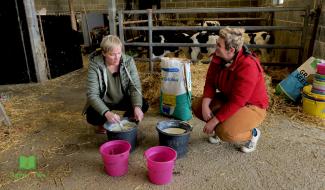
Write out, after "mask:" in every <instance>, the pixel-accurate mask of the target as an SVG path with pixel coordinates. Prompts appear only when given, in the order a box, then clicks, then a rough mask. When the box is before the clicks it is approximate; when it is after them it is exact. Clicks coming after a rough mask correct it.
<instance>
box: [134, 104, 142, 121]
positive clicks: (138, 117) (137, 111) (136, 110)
mask: <svg viewBox="0 0 325 190" xmlns="http://www.w3.org/2000/svg"><path fill="white" fill-rule="evenodd" d="M134 119H135V120H136V121H142V119H143V112H142V110H141V108H140V107H138V106H136V107H134Z"/></svg>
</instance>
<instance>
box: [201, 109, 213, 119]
mask: <svg viewBox="0 0 325 190" xmlns="http://www.w3.org/2000/svg"><path fill="white" fill-rule="evenodd" d="M202 117H203V119H204V121H209V120H210V119H211V118H212V117H213V113H212V111H211V109H210V107H209V106H202Z"/></svg>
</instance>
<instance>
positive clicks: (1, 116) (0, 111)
mask: <svg viewBox="0 0 325 190" xmlns="http://www.w3.org/2000/svg"><path fill="white" fill-rule="evenodd" d="M2 121H4V123H5V124H6V125H8V126H10V125H11V122H10V119H9V117H8V116H7V114H6V111H5V108H4V107H3V106H2V104H1V102H0V123H1V122H2Z"/></svg>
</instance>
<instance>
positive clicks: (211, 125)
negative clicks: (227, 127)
mask: <svg viewBox="0 0 325 190" xmlns="http://www.w3.org/2000/svg"><path fill="white" fill-rule="evenodd" d="M218 124H219V120H218V119H217V118H216V117H213V118H212V119H210V120H209V121H208V122H207V123H206V124H205V126H204V128H203V132H204V133H206V134H212V133H213V131H214V129H215V128H216V126H217V125H218Z"/></svg>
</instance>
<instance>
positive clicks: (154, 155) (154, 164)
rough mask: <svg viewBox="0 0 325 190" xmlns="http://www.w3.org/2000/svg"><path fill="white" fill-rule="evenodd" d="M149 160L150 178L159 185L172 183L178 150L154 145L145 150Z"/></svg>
mask: <svg viewBox="0 0 325 190" xmlns="http://www.w3.org/2000/svg"><path fill="white" fill-rule="evenodd" d="M144 156H145V158H146V160H147V169H148V178H149V180H150V182H152V183H154V184H157V185H164V184H167V183H170V182H171V181H172V179H173V169H174V165H175V160H176V158H177V152H176V151H175V150H174V149H172V148H170V147H167V146H154V147H151V148H149V149H148V150H146V151H145V152H144Z"/></svg>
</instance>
